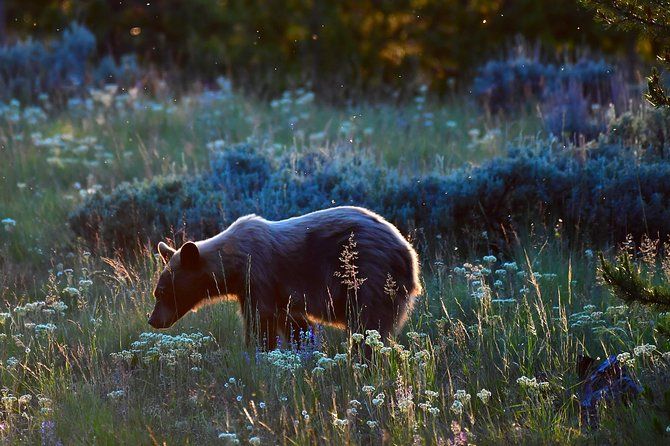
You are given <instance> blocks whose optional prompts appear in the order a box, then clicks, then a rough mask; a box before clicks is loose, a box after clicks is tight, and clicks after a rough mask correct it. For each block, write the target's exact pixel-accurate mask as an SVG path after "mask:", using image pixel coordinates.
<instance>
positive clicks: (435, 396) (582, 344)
mask: <svg viewBox="0 0 670 446" xmlns="http://www.w3.org/2000/svg"><path fill="white" fill-rule="evenodd" d="M93 97H95V98H97V99H94V100H91V102H90V103H88V104H87V103H86V102H80V103H77V102H73V103H71V104H70V108H69V109H68V110H64V111H63V110H61V111H56V110H51V109H49V108H48V107H46V106H45V109H44V116H41V115H40V117H38V118H32V117H31V116H32V115H30V114H29V115H28V116H26V108H24V107H21V106H20V105H16V104H14V105H12V106H11V107H10V106H8V107H9V108H8V109H7V110H14V112H15V113H14V114H12V113H11V112H9V111H7V112H3V114H2V116H0V141H1V143H2V145H3V146H4V150H3V154H4V155H5V158H6V162H3V163H0V177H1V178H2V181H3V182H2V188H0V203H1V207H0V219H5V218H6V219H11V222H10V221H9V220H7V221H5V222H4V223H3V224H2V225H1V226H0V253H2V260H0V270H1V272H2V274H0V277H1V278H0V300H1V301H2V303H0V313H2V314H1V315H0V321H1V322H0V338H1V339H0V383H2V387H3V388H2V408H1V409H0V438H1V439H2V441H3V442H5V443H19V442H23V443H27V444H40V443H41V444H58V442H59V441H60V442H62V443H63V444H91V443H96V444H163V443H167V444H186V443H191V444H202V443H205V442H209V441H211V442H220V443H222V444H226V443H229V444H234V443H238V442H239V443H240V444H247V443H250V444H274V443H280V444H324V443H331V444H344V443H348V442H349V443H356V444H464V443H467V442H471V443H477V444H506V443H530V444H575V443H613V444H614V443H620V442H624V443H625V442H632V441H637V442H641V443H642V444H645V443H648V442H651V441H657V442H658V441H663V440H664V439H665V438H666V435H667V434H666V433H665V430H666V426H668V425H670V407H667V402H665V401H667V400H668V398H669V397H668V395H670V394H668V393H667V392H668V391H667V384H666V383H667V377H668V372H669V370H668V353H667V351H668V347H669V345H668V340H667V338H665V337H664V336H663V335H662V334H661V333H659V332H658V330H656V329H655V327H656V326H658V325H659V324H661V322H662V321H663V320H664V319H663V318H665V317H667V315H664V314H654V313H650V312H647V311H646V310H643V309H639V308H628V307H624V306H621V305H620V304H619V302H617V301H615V300H614V298H613V297H611V296H610V295H609V294H608V293H607V292H606V291H605V290H604V289H603V288H601V287H600V285H599V283H598V281H597V272H596V262H595V259H594V256H593V254H592V252H591V251H590V250H587V248H588V247H586V246H585V247H582V248H580V249H579V250H577V249H576V248H573V249H569V248H568V246H570V245H569V244H568V243H562V242H561V241H560V237H557V238H555V239H552V240H551V241H547V240H545V239H539V238H537V237H536V236H532V235H529V236H527V237H526V238H524V239H521V240H519V241H518V242H517V243H516V244H514V246H513V247H512V248H513V249H511V250H510V251H509V253H508V254H507V255H506V256H505V257H504V258H503V257H502V254H500V253H498V252H492V253H489V255H487V256H485V257H483V258H479V257H477V258H462V257H461V256H460V254H459V253H458V252H457V251H456V252H455V251H454V250H453V248H452V247H450V246H445V245H444V243H443V242H441V241H440V240H439V239H435V240H425V244H426V245H428V246H430V250H429V251H430V254H428V253H425V254H424V255H422V268H423V280H424V282H425V289H426V292H425V294H424V295H423V296H422V297H421V298H420V300H419V301H418V303H417V306H416V310H415V312H414V314H413V315H412V318H411V320H410V321H409V322H408V324H407V326H406V327H405V329H404V330H403V332H402V333H400V334H399V335H398V336H397V337H396V338H395V339H394V340H381V339H378V338H377V337H376V335H375V333H374V332H368V333H356V334H353V335H351V336H348V335H347V334H346V333H343V332H340V331H337V330H333V329H321V330H319V331H318V332H317V333H316V336H315V339H314V340H313V342H312V343H311V344H309V345H308V347H307V348H304V349H301V350H299V351H298V350H295V349H292V348H291V346H290V345H289V346H286V347H287V348H285V349H284V350H280V351H274V352H258V351H255V350H253V349H250V348H247V347H245V346H244V342H243V334H242V328H241V323H240V319H239V317H238V309H237V308H236V306H235V304H232V303H226V304H218V305H216V306H212V307H208V308H205V309H202V310H200V311H198V312H197V313H191V314H189V315H187V316H185V317H184V318H183V319H182V320H181V321H180V322H179V323H178V324H176V326H175V327H173V328H172V329H170V330H167V331H165V332H161V333H160V334H158V333H156V332H154V331H152V330H150V327H149V326H148V324H147V323H146V313H147V312H148V311H149V310H150V308H151V306H152V297H151V291H152V285H153V282H154V281H155V279H156V277H157V274H158V270H159V269H160V263H159V261H158V259H157V257H156V255H155V253H154V252H153V250H152V249H151V248H150V247H143V248H142V250H140V252H141V254H140V255H138V256H137V257H135V258H134V259H133V260H128V259H126V258H124V257H118V258H117V257H114V258H103V257H99V256H98V255H96V254H91V253H90V252H87V251H86V248H85V247H81V246H78V245H77V243H76V242H73V241H72V236H71V234H70V233H69V232H68V229H67V227H66V226H65V216H66V214H67V213H68V212H69V211H70V210H71V209H73V207H74V206H75V205H76V204H78V203H80V202H81V200H82V199H83V198H84V197H85V196H87V194H90V193H94V192H95V191H96V190H101V191H103V192H106V191H109V190H110V189H111V188H112V187H113V186H114V185H116V184H118V183H119V182H120V181H123V180H129V179H132V178H144V177H151V176H153V175H157V174H165V173H169V172H187V173H193V172H198V171H199V170H201V169H203V168H204V166H205V164H206V162H207V158H208V144H209V145H210V147H214V146H216V145H221V144H223V143H222V142H219V141H226V142H231V141H239V140H244V139H247V138H253V139H254V140H255V141H263V142H264V144H266V145H268V146H273V145H274V146H275V150H277V151H278V152H282V151H285V150H287V148H291V149H293V148H295V150H300V148H301V147H310V148H314V147H320V146H323V147H326V146H328V145H329V144H333V143H334V142H338V143H339V142H345V143H346V142H348V144H350V147H351V150H356V151H361V152H364V153H366V154H368V155H369V156H371V157H374V158H375V159H377V160H379V162H384V163H389V164H394V165H399V166H401V168H403V169H407V170H429V171H432V170H448V169H450V168H452V167H454V166H458V165H460V164H462V163H463V162H475V163H476V162H479V161H481V160H484V159H486V158H488V157H490V156H492V155H496V154H499V153H501V151H502V149H503V147H504V145H505V144H506V143H508V142H510V141H516V140H518V139H523V140H526V141H533V140H535V139H537V129H538V124H537V121H536V119H535V118H533V117H521V118H510V120H509V121H501V120H500V119H501V118H493V117H482V116H480V115H479V114H478V112H477V111H476V109H474V108H472V107H471V106H469V105H467V103H465V102H463V103H454V104H447V105H441V104H431V103H430V101H427V99H426V98H425V97H423V96H419V97H418V99H417V100H416V101H415V102H414V103H413V104H411V105H408V106H406V107H402V108H391V107H382V106H373V105H370V106H361V107H358V108H356V109H351V110H332V109H328V108H325V107H322V106H319V105H317V104H315V103H314V102H313V100H312V99H311V97H310V96H309V93H307V92H304V91H298V92H291V93H288V94H287V95H285V96H284V97H283V98H280V99H278V100H277V102H274V103H272V104H259V103H254V102H252V101H250V100H247V99H245V98H243V97H239V96H237V95H236V94H234V93H232V92H230V91H225V90H224V91H221V92H218V93H204V94H200V95H194V96H190V97H186V98H185V99H183V100H180V101H179V102H174V101H172V100H170V99H169V98H166V99H165V100H149V99H147V98H142V97H133V96H132V95H129V94H125V93H122V92H117V91H112V90H111V89H110V90H106V91H101V92H96V94H95V95H93ZM12 107H13V108H12ZM3 110H5V109H3ZM31 113H33V114H35V113H34V112H31ZM17 114H18V118H17V117H16V115H17ZM69 135H71V136H69ZM91 137H94V138H95V139H94V140H93V139H91ZM427 251H428V250H427ZM147 333H148V334H147ZM649 344H653V346H654V347H653V348H652V347H648V348H644V349H637V350H635V347H636V346H640V345H649ZM366 345H367V346H369V347H371V348H372V351H373V353H372V355H371V357H370V358H369V359H367V358H366V356H365V353H364V350H365V347H364V346H366ZM622 352H629V353H630V354H631V357H632V358H633V360H632V361H629V368H630V369H631V372H632V373H633V374H634V376H635V377H636V378H638V379H639V380H640V381H641V382H642V383H643V384H644V386H645V391H644V392H643V395H642V396H641V397H640V398H638V399H636V400H633V401H631V402H630V404H629V405H618V404H612V405H608V406H606V405H603V406H602V407H601V408H600V409H601V410H600V427H599V428H598V429H595V430H592V429H588V428H587V427H586V426H583V425H581V422H580V414H579V402H578V395H579V393H580V383H579V378H578V376H577V371H576V363H577V356H578V355H579V354H589V355H590V356H594V357H597V356H600V357H604V356H605V355H610V354H619V353H622ZM664 392H665V393H664ZM664 398H665V399H664Z"/></svg>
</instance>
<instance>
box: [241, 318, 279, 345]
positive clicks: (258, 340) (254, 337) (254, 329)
mask: <svg viewBox="0 0 670 446" xmlns="http://www.w3.org/2000/svg"><path fill="white" fill-rule="evenodd" d="M244 325H245V327H244V328H245V330H244V335H245V336H244V337H245V341H246V344H247V347H254V346H258V347H259V348H260V349H261V350H268V351H270V350H274V349H276V348H277V336H278V330H277V316H276V315H275V314H273V313H260V312H258V311H255V312H245V314H244Z"/></svg>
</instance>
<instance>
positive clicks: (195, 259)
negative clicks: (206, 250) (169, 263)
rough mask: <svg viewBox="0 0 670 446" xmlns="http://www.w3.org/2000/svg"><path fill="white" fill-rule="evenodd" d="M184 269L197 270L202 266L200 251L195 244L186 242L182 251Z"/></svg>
mask: <svg viewBox="0 0 670 446" xmlns="http://www.w3.org/2000/svg"><path fill="white" fill-rule="evenodd" d="M180 252H181V254H180V256H181V257H180V258H181V266H182V268H187V269H188V268H190V269H193V268H196V267H197V266H198V265H199V264H200V251H199V250H198V247H197V246H196V244H195V243H193V242H186V243H184V244H183V245H182V247H181V250H180Z"/></svg>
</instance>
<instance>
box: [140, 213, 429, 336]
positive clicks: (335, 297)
mask: <svg viewBox="0 0 670 446" xmlns="http://www.w3.org/2000/svg"><path fill="white" fill-rule="evenodd" d="M158 251H159V253H160V254H161V256H162V257H163V259H165V261H166V266H165V269H164V271H163V272H162V274H161V276H160V278H159V280H158V284H157V286H156V290H155V291H154V296H155V298H156V305H155V308H154V311H153V313H152V315H151V317H150V318H149V324H151V326H153V327H154V328H166V327H170V326H171V325H172V324H174V323H175V322H176V321H177V320H179V319H180V318H181V317H182V316H183V315H184V314H186V313H188V312H189V311H190V310H193V309H196V308H197V307H199V306H201V305H203V304H207V303H211V302H214V301H217V300H237V301H238V302H239V303H240V306H241V310H242V316H243V318H244V323H245V328H246V339H247V342H250V341H251V340H253V339H254V336H258V338H259V340H260V341H261V342H262V345H263V347H265V348H269V349H274V348H275V347H276V345H277V336H278V335H279V334H282V335H284V336H285V337H286V338H292V339H295V338H296V337H297V336H298V333H299V332H300V331H301V330H302V331H305V332H306V331H307V330H308V329H309V328H310V326H311V324H313V323H323V324H328V325H334V326H337V327H340V328H348V329H349V330H351V331H358V330H369V329H374V330H378V331H379V333H380V334H381V335H382V337H383V338H386V337H388V336H389V335H391V334H392V333H393V332H395V331H397V330H398V329H399V328H400V327H402V325H403V324H404V322H405V320H406V318H407V315H408V314H409V313H410V311H411V310H412V306H413V303H414V299H415V297H416V296H417V295H418V294H420V293H421V285H420V282H419V262H418V258H417V254H416V252H415V251H414V249H413V248H412V246H411V245H410V244H409V243H408V242H407V240H405V238H403V236H402V235H401V234H400V232H399V231H398V229H397V228H396V227H395V226H393V225H392V224H391V223H389V222H387V221H386V220H384V218H382V217H380V216H379V215H377V214H375V213H373V212H371V211H369V210H367V209H363V208H359V207H353V206H341V207H334V208H330V209H324V210H320V211H316V212H312V213H309V214H306V215H302V216H299V217H293V218H289V219H287V220H280V221H269V220H265V219H264V218H261V217H259V216H256V215H248V216H245V217H241V218H239V219H238V220H237V221H235V222H234V223H233V224H232V225H230V227H228V229H226V230H225V231H223V232H221V233H220V234H218V235H216V236H214V237H212V238H209V239H207V240H202V241H199V242H195V243H194V242H186V243H185V244H184V245H183V246H182V247H181V248H180V249H179V250H177V251H175V250H174V249H172V248H170V247H169V246H168V245H166V244H165V243H163V242H160V243H159V244H158Z"/></svg>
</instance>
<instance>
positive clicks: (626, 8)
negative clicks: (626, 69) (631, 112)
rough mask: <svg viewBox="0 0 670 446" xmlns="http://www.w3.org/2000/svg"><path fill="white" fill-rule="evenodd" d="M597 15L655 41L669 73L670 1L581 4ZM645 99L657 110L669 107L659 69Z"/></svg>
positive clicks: (593, 1)
mask: <svg viewBox="0 0 670 446" xmlns="http://www.w3.org/2000/svg"><path fill="white" fill-rule="evenodd" d="M581 2H582V3H583V4H585V5H586V6H588V7H589V8H592V9H594V10H595V11H596V16H597V18H598V19H600V20H601V21H602V22H604V23H606V24H607V25H609V26H612V27H615V28H619V29H623V30H630V31H637V32H639V33H641V34H643V35H645V36H648V37H650V38H652V39H653V40H654V41H655V43H656V45H657V48H658V49H657V51H656V57H657V58H658V61H659V62H660V63H661V64H662V65H664V66H665V68H666V69H670V1H669V0H581ZM647 83H648V86H649V91H648V92H647V94H646V95H645V97H646V99H647V100H648V101H649V102H650V103H651V104H652V105H654V106H655V107H668V106H670V97H669V96H668V93H667V92H666V90H665V89H664V87H663V84H662V81H661V76H660V74H659V72H658V70H657V69H656V68H654V69H652V72H651V74H650V75H649V77H648V78H647Z"/></svg>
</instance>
